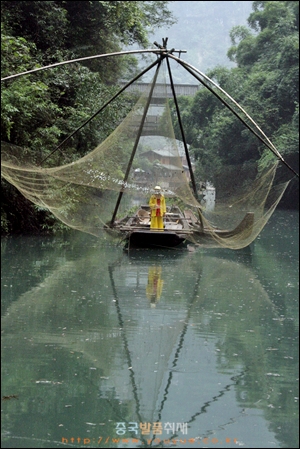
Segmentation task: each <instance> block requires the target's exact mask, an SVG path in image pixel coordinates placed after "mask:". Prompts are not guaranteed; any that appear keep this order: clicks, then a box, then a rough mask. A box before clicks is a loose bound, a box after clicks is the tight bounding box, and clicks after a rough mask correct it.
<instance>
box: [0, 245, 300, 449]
mask: <svg viewBox="0 0 300 449" xmlns="http://www.w3.org/2000/svg"><path fill="white" fill-rule="evenodd" d="M82 248H83V247H82V245H78V254H77V256H78V257H76V252H75V253H74V252H73V250H74V248H73V249H72V250H71V251H70V252H68V250H65V252H64V257H63V258H61V259H60V263H58V261H59V258H57V259H56V263H57V269H56V270H53V269H52V267H53V266H54V265H55V264H54V263H53V264H52V266H51V270H50V274H49V272H47V270H46V269H45V271H44V276H43V277H42V276H41V279H40V283H39V284H37V285H36V286H35V287H34V288H32V289H31V290H29V291H27V292H24V293H22V294H21V295H20V297H19V298H18V300H17V301H14V302H12V303H11V304H10V306H9V307H8V308H7V312H8V313H7V314H5V315H4V317H3V318H2V329H3V339H2V354H3V360H4V363H3V372H4V377H3V385H4V390H5V391H4V390H3V394H18V395H19V400H18V401H15V402H12V401H9V402H7V403H5V411H6V412H7V413H6V415H5V418H4V424H3V425H4V428H5V430H10V431H11V432H12V435H14V434H17V435H20V436H22V435H24V436H26V435H27V430H28V428H30V430H32V432H33V431H34V433H35V435H37V436H40V437H41V438H42V437H43V436H44V424H43V421H44V420H45V419H46V418H47V416H48V417H49V415H51V419H49V422H50V423H51V425H52V428H51V429H49V433H50V434H52V435H55V438H56V439H57V438H58V439H59V438H60V437H61V436H63V435H64V432H65V428H66V427H67V428H68V433H69V435H70V434H72V433H77V434H78V432H79V431H80V429H82V434H83V432H85V431H86V429H88V430H91V429H92V430H93V431H94V432H98V433H99V432H100V433H105V434H107V435H108V434H114V433H115V429H114V428H113V425H114V423H115V422H116V421H126V422H130V421H135V420H137V419H138V420H139V421H145V420H146V419H145V415H144V412H145V411H146V412H147V413H148V412H149V413H150V410H149V407H150V406H151V407H152V413H153V419H154V420H155V419H157V420H160V419H162V413H163V412H164V410H165V406H166V404H167V402H168V398H169V395H170V394H171V393H172V391H174V385H173V381H174V371H175V370H176V369H177V368H178V366H179V364H180V361H181V359H182V357H183V355H184V351H183V349H184V348H185V347H186V345H187V344H188V341H189V340H187V339H186V336H187V334H189V335H193V338H195V339H197V341H199V344H200V345H201V344H202V342H203V339H204V338H205V335H213V336H214V342H216V343H215V348H216V352H217V364H218V365H217V366H218V371H219V372H220V373H222V374H228V373H232V372H235V373H236V374H235V375H234V376H232V377H231V381H230V382H228V384H227V385H225V386H222V387H217V388H216V390H215V391H214V392H213V393H212V395H211V399H210V400H207V401H206V402H205V403H199V404H194V405H193V406H191V413H190V416H185V421H186V422H188V423H190V424H193V423H199V419H201V417H202V416H203V415H204V414H205V413H209V412H210V410H211V405H212V404H213V403H216V402H218V401H219V400H220V399H221V398H222V396H224V395H226V394H227V393H228V392H229V391H230V390H232V389H235V391H236V398H237V402H238V404H239V406H240V407H241V408H245V410H246V413H247V408H249V409H250V408H257V409H261V410H263V412H264V415H265V417H266V419H267V420H268V422H269V423H270V427H271V430H272V431H273V432H274V433H275V434H276V436H277V438H278V440H279V441H283V442H285V441H291V439H292V438H291V435H295V429H297V425H296V423H295V421H294V416H297V412H296V409H295V406H296V403H295V402H294V401H293V397H294V396H296V395H295V394H294V393H293V394H290V393H289V391H288V385H289V379H290V378H291V377H292V375H293V374H291V373H294V375H295V377H296V375H297V372H296V370H297V367H296V366H295V363H294V360H296V359H297V354H296V352H295V350H296V347H295V346H291V345H290V343H291V340H290V339H289V340H288V338H289V336H290V338H292V337H293V335H295V333H294V329H293V330H291V328H290V324H291V323H290V322H289V321H287V320H283V318H282V317H281V316H280V313H278V309H277V308H276V307H274V305H273V303H272V302H271V301H270V298H269V296H268V294H267V293H266V290H265V289H264V288H263V286H262V285H261V283H260V281H259V278H258V275H257V274H255V273H254V272H253V271H252V270H251V269H249V268H247V267H246V266H243V265H242V264H239V263H237V262H232V261H231V260H228V259H226V258H223V259H221V258H218V257H210V256H203V255H201V254H197V253H193V254H192V256H191V257H190V254H189V253H185V254H181V255H179V257H176V256H175V255H168V256H167V257H166V258H161V259H160V262H161V263H160V265H161V266H162V274H161V276H162V278H163V280H164V288H163V291H162V295H161V299H160V302H159V303H158V305H157V307H156V309H151V307H150V304H149V301H148V299H147V297H146V288H147V280H148V273H149V266H154V265H155V264H156V263H157V258H156V259H155V258H151V256H150V255H146V256H144V257H142V258H139V256H136V257H133V258H127V255H126V254H125V255H124V254H120V250H119V249H115V248H109V247H107V246H104V247H103V248H100V251H99V247H97V245H91V246H90V247H89V248H87V249H86V250H84V253H83V254H82V251H83V250H82ZM49 253H50V254H51V248H49ZM46 254H47V252H46ZM79 254H80V257H79ZM99 254H101V257H99ZM71 255H72V257H71ZM74 255H75V257H74ZM69 256H70V257H69ZM28 257H29V258H30V256H28ZM31 257H32V261H33V260H35V255H34V254H32V256H31ZM117 257H119V263H118V264H116V263H115V259H116V258H117ZM45 259H47V257H46V256H45V258H44V259H43V260H45ZM103 261H105V262H103ZM187 262H188V265H189V270H186V268H185V267H184V266H186V265H187ZM12 263H14V261H12ZM108 266H110V267H113V272H112V271H111V270H110V271H109V270H108V269H107V267H108ZM245 292H247V297H244V295H245ZM137 305H138V307H137ZM139 309H140V310H139ZM151 312H153V313H154V312H155V314H157V317H158V318H159V317H161V316H162V315H163V314H165V317H166V323H162V325H160V322H159V321H157V323H155V321H153V320H154V318H153V315H151ZM151 317H152V318H151ZM142 318H144V321H141V319H142ZM148 320H149V323H150V324H149V328H150V326H152V329H151V332H149V333H146V332H145V330H146V327H145V323H146V324H147V323H148ZM151 320H152V321H151ZM147 326H148V324H147ZM158 331H161V335H162V338H163V342H164V345H165V346H164V348H163V353H164V354H166V355H167V357H166V358H167V360H166V363H165V364H163V363H161V362H160V368H161V374H160V375H159V376H157V375H156V376H157V377H154V374H151V373H150V370H149V367H150V369H151V363H152V365H153V363H154V362H155V361H156V358H155V357H156V355H155V354H156V353H155V350H154V349H155V348H156V343H157V341H158V339H159V338H160V337H159V336H158ZM108 334H110V336H108ZM113 334H114V335H113ZM145 335H147V336H148V337H149V339H150V341H147V342H146V343H145V342H143V337H144V336H145ZM154 335H156V338H157V340H155V338H154ZM151 339H152V340H151ZM136 342H137V343H139V344H140V347H138V346H137V343H136ZM12 348H13V349H12ZM33 348H34V356H33V352H32V349H33ZM147 348H148V349H149V351H150V353H149V354H148V355H147V358H148V360H143V359H142V358H141V357H140V355H141V354H143V351H144V349H147ZM12 350H13V353H12V352H11V351H12ZM151 351H152V352H151ZM27 354H28V360H29V362H28V360H27ZM151 354H152V355H151ZM138 357H140V359H139V360H140V362H139V361H138ZM151 357H152V358H151ZM293 357H294V358H293ZM147 363H148V364H149V365H147ZM130 367H132V369H129V368H130ZM146 371H147V372H148V373H150V374H148V375H147V374H146ZM152 373H153V368H152ZM277 375H279V376H280V377H279V376H277ZM279 379H281V380H282V381H281V382H280V381H279ZM158 380H159V382H158ZM37 381H49V383H42V382H40V383H36V382H37ZM154 381H155V382H157V383H156V391H155V393H153V392H152V396H154V395H155V401H153V404H152V402H151V404H146V405H147V406H145V402H147V401H146V398H147V394H146V393H145V391H144V390H145V389H146V388H147V383H148V388H149V385H150V386H151V385H152V384H151V382H153V384H154V383H155V382H154ZM16 386H19V387H18V388H19V390H18V391H16ZM151 388H152V387H151ZM66 406H67V407H66ZM69 406H70V407H69ZM18 407H19V409H18ZM192 409H193V410H192ZM18 410H20V412H19V413H18ZM18 416H19V417H20V416H22V423H21V425H20V423H19V422H18ZM91 416H97V417H99V418H97V419H98V421H97V423H94V424H96V426H92V427H89V428H88V427H87V425H85V424H84V423H85V422H89V421H90V417H91ZM283 416H286V421H285V422H284V421H282V420H283ZM47 419H48V418H47ZM149 419H150V418H149ZM100 422H102V423H105V426H100V425H99V423H100ZM109 423H110V424H109ZM290 423H293V424H294V429H290V427H289V426H291V424H290ZM59 424H63V426H64V427H61V428H58V427H57V426H58V425H59ZM280 426H281V429H282V430H280V429H279V427H280ZM16 429H18V430H16ZM47 431H48V429H47ZM205 432H206V429H203V436H204V434H205ZM207 432H208V430H207ZM287 432H291V433H290V435H289V437H286V433H287ZM295 441H296V436H295ZM108 445H109V444H108Z"/></svg>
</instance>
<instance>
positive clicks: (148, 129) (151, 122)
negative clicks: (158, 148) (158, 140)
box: [120, 82, 199, 135]
mask: <svg viewBox="0 0 300 449" xmlns="http://www.w3.org/2000/svg"><path fill="white" fill-rule="evenodd" d="M120 85H121V86H122V87H124V86H125V85H126V83H125V82H123V83H120ZM149 87H150V86H149V83H133V84H131V85H130V86H129V87H128V88H127V89H126V91H127V92H134V93H137V94H138V95H142V94H143V93H147V92H149ZM174 88H175V93H176V96H189V97H194V96H195V95H196V93H197V92H198V90H199V85H197V84H174ZM166 93H167V97H168V98H173V93H172V89H171V85H170V84H167V92H165V85H164V84H162V83H156V84H155V89H154V95H153V96H152V98H151V103H150V107H149V110H148V114H147V117H146V120H145V123H144V134H148V135H155V134H157V126H158V123H159V118H160V116H161V115H162V113H163V106H164V104H165V95H166Z"/></svg>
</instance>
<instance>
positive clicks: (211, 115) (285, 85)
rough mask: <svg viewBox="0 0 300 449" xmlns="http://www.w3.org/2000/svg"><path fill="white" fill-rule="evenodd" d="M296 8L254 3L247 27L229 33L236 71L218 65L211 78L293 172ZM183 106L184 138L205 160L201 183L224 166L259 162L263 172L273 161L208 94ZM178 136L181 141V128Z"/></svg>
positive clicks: (296, 101)
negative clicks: (268, 140)
mask: <svg viewBox="0 0 300 449" xmlns="http://www.w3.org/2000/svg"><path fill="white" fill-rule="evenodd" d="M298 8H299V4H298V2H295V1H283V2H277V1H276V2H274V1H256V2H253V12H252V13H251V14H250V16H249V19H248V23H249V27H244V26H236V27H234V28H233V29H232V31H231V33H230V37H231V41H232V46H231V48H230V49H229V51H228V57H229V58H230V59H231V60H232V61H234V62H235V63H236V67H235V68H232V69H228V68H224V67H219V66H218V67H216V68H215V69H213V70H211V71H210V72H209V73H208V76H209V77H210V78H211V79H213V80H214V81H215V82H216V83H217V84H219V85H220V86H222V88H223V89H224V90H225V91H227V92H229V93H230V95H231V96H232V97H233V98H234V99H235V100H236V101H238V102H239V103H240V104H241V105H243V107H244V108H245V109H246V110H247V111H248V113H249V114H250V115H251V116H252V117H253V118H254V119H255V120H256V122H257V123H258V124H259V126H260V127H261V128H262V129H263V130H264V132H265V133H266V134H267V135H268V136H269V137H270V138H271V140H272V142H273V143H274V144H275V145H276V147H277V148H278V150H279V151H280V153H281V154H282V155H283V157H284V158H285V159H286V160H287V162H288V163H289V164H290V165H291V166H292V167H294V169H297V166H298V148H299V136H298V133H299V117H298V116H299V15H298V14H299V13H298ZM179 103H180V110H181V111H182V121H183V127H184V129H185V132H186V138H187V140H188V142H189V143H190V144H191V145H192V147H193V151H194V156H195V158H196V159H197V160H198V161H201V169H200V164H198V173H197V175H198V176H199V177H200V178H202V179H205V176H206V175H205V174H206V173H211V172H212V170H211V168H212V167H222V165H223V164H224V163H226V164H227V163H228V164H233V165H234V164H239V163H240V162H241V161H242V160H245V159H246V160H252V159H257V158H260V166H261V167H263V166H266V165H267V164H268V162H269V160H270V159H272V158H273V154H272V152H270V151H269V150H265V149H264V145H263V144H260V142H259V141H258V139H257V138H255V137H251V135H250V133H249V132H247V130H246V131H245V127H244V125H243V124H242V123H240V122H238V121H237V119H236V118H235V117H234V116H233V114H232V113H231V112H230V111H229V110H227V109H226V108H224V106H223V104H222V103H221V102H220V101H219V100H218V99H216V98H215V97H214V96H213V95H212V94H211V92H209V91H208V90H207V89H205V88H203V89H200V91H199V92H198V93H197V95H196V96H195V98H180V99H179ZM174 115H175V111H174ZM176 134H177V138H180V132H179V129H177V130H176ZM214 171H215V170H214ZM297 185H298V181H297Z"/></svg>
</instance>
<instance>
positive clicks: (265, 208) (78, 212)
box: [1, 65, 288, 249]
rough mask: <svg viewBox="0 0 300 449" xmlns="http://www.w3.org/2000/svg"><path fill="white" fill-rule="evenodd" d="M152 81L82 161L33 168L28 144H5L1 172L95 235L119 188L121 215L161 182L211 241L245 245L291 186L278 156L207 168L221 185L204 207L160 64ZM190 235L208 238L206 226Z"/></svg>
mask: <svg viewBox="0 0 300 449" xmlns="http://www.w3.org/2000/svg"><path fill="white" fill-rule="evenodd" d="M133 87H134V85H133ZM152 87H153V86H152V85H151V84H150V85H149V90H148V92H145V93H144V94H143V95H142V96H141V97H140V99H139V100H138V102H137V103H136V105H135V106H134V107H133V109H132V111H131V112H130V113H129V114H128V116H127V117H126V118H125V119H124V120H123V121H122V123H120V125H119V126H118V127H117V128H116V130H115V131H114V132H113V133H112V134H111V135H110V136H109V137H108V138H107V139H106V140H104V141H103V142H102V143H100V144H99V145H98V146H97V147H96V148H95V149H94V150H92V151H91V152H90V153H89V154H87V155H86V156H84V157H83V158H81V159H79V160H78V161H77V162H73V163H70V164H67V165H63V166H60V167H54V168H41V167H36V166H34V165H33V164H30V162H29V161H28V160H26V159H25V158H26V154H25V153H24V151H23V149H21V148H18V147H15V146H12V145H9V144H6V143H3V144H2V151H1V153H2V158H1V159H2V168H1V174H2V176H3V177H4V178H5V179H6V180H7V181H8V182H10V183H11V184H13V185H14V186H15V187H16V188H17V189H18V190H19V191H20V192H21V193H22V194H23V195H24V196H25V197H26V198H28V199H29V200H30V201H32V202H33V203H35V204H37V205H39V206H41V207H44V208H47V209H49V210H50V211H51V212H52V213H53V214H54V215H55V216H56V217H57V218H58V219H60V220H61V221H63V222H64V223H65V224H67V225H68V226H70V227H72V228H75V229H78V230H80V231H83V232H87V233H90V234H92V235H95V236H100V235H102V230H103V225H104V224H105V223H107V222H109V221H110V220H111V218H112V216H113V214H114V211H115V205H116V201H117V199H118V195H119V192H120V190H122V192H123V196H122V201H121V203H120V207H119V208H118V211H117V216H116V219H119V218H121V217H122V216H123V215H124V214H125V211H126V210H129V209H131V208H132V207H133V206H134V205H137V204H148V201H149V197H150V195H151V193H152V190H153V188H154V186H155V185H160V186H161V187H162V189H163V192H164V195H165V197H166V202H167V205H168V203H169V204H170V203H172V202H173V201H174V200H176V201H178V200H179V201H180V204H181V205H185V206H183V208H184V207H187V208H188V209H191V210H193V211H194V214H195V216H196V217H199V214H201V218H202V222H203V224H204V227H205V229H206V234H209V235H210V236H211V242H210V245H213V246H223V247H228V248H232V249H238V248H242V247H244V246H247V245H248V244H249V243H251V242H252V241H253V240H254V239H255V238H256V236H257V235H258V234H259V233H260V231H261V230H262V228H263V227H264V225H265V224H266V222H267V221H268V219H269V218H270V216H271V214H272V213H273V211H274V209H275V207H276V206H277V204H278V202H279V200H280V198H281V197H282V195H283V193H284V191H285V188H286V187H287V184H288V183H287V182H285V183H282V184H278V182H277V183H276V185H275V182H274V180H275V173H276V167H277V162H275V163H274V165H273V166H272V167H270V166H269V168H268V170H267V171H266V172H265V173H259V174H258V171H257V161H251V162H249V161H245V162H244V163H242V164H240V165H235V166H223V167H222V168H221V170H220V169H218V171H216V172H214V173H207V179H209V180H213V182H214V184H215V187H216V204H215V207H214V210H210V211H207V212H206V211H205V208H204V209H203V210H202V207H201V205H200V203H199V202H198V201H197V200H196V199H195V196H194V194H193V192H192V190H191V188H190V177H189V171H188V165H187V161H186V157H185V152H184V149H183V146H180V142H178V141H177V140H176V139H175V137H174V131H173V127H172V121H171V114H170V110H169V106H168V98H167V86H166V80H165V77H164V66H163V65H162V67H161V68H160V70H159V73H158V78H157V83H156V84H155V85H154V89H153V92H152V95H151V96H149V93H150V92H151V88H152ZM149 98H151V101H150V102H149ZM160 111H161V112H160ZM132 156H134V157H133V160H132V165H131V166H130V171H129V173H127V172H128V167H129V165H128V164H129V161H130V160H131V159H132ZM247 212H252V213H253V214H254V222H252V221H251V220H249V221H248V222H246V223H245V227H244V229H243V228H241V229H239V232H238V233H236V234H232V235H231V234H230V233H227V234H224V235H222V234H221V233H220V232H219V230H222V229H229V230H231V229H234V228H236V226H237V225H238V224H239V223H240V222H241V220H242V219H243V217H244V216H245V214H246V213H247ZM187 238H188V239H189V240H191V241H192V242H194V243H200V244H203V243H204V240H203V235H202V234H201V233H194V234H190V235H188V236H187Z"/></svg>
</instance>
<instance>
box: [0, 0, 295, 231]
mask: <svg viewBox="0 0 300 449" xmlns="http://www.w3.org/2000/svg"><path fill="white" fill-rule="evenodd" d="M168 3H169V2H161V1H159V2H119V1H117V2H109V1H107V2H106V1H104V2H103V1H101V2H98V1H91V2H83V1H79V2H73V1H66V2H60V1H43V2H42V1H22V2H20V1H3V2H1V33H2V39H1V45H2V65H1V70H2V77H6V76H8V75H11V74H14V73H19V72H23V71H26V70H31V69H33V68H37V67H42V66H45V65H49V64H53V63H55V62H60V61H65V60H69V59H74V58H80V57H85V56H89V55H96V54H103V53H111V52H116V51H119V50H121V49H123V48H125V47H127V48H128V46H131V45H137V46H140V47H145V46H146V47H147V46H148V45H149V42H148V38H149V36H153V34H152V33H153V31H154V30H156V31H157V29H158V28H157V27H158V26H160V27H161V28H160V29H161V33H162V37H166V36H167V35H168V32H166V30H168V27H169V26H170V25H171V24H172V23H173V22H174V20H173V18H172V14H171V13H170V11H169V10H168ZM175 3H177V2H175ZM178 3H181V2H178ZM186 3H193V4H199V5H197V6H199V7H200V4H203V5H201V7H202V8H204V6H205V8H208V5H207V4H208V3H210V4H215V3H220V4H221V3H222V2H186ZM224 3H237V4H240V3H249V2H224ZM204 4H205V5H204ZM214 8H215V5H214ZM298 8H299V4H298V2H296V1H276V2H275V1H256V2H253V11H252V12H251V13H250V15H249V17H248V22H247V23H248V24H247V25H238V26H234V27H233V28H232V29H231V31H230V34H229V39H230V42H231V45H230V47H229V48H228V57H229V59H230V60H231V61H232V64H233V66H234V67H232V68H230V67H224V66H220V64H219V62H218V64H217V66H216V67H215V68H214V67H213V68H212V69H211V70H210V71H209V72H208V75H209V76H210V77H211V78H213V79H214V80H215V81H216V82H217V83H218V84H219V85H220V86H222V88H223V89H225V90H226V91H227V92H228V93H229V94H230V95H231V96H232V97H233V98H235V99H236V100H237V101H238V102H240V103H241V104H242V105H243V107H244V108H245V109H246V110H247V111H248V112H249V114H250V115H251V116H253V117H254V119H255V120H256V121H257V122H258V123H259V125H260V126H261V128H262V129H263V130H264V131H265V132H266V134H267V135H268V136H269V137H270V138H271V140H272V141H274V143H275V145H276V146H277V148H278V149H279V151H280V152H281V153H282V154H283V156H284V157H285V158H286V159H287V160H288V162H289V163H290V165H292V166H293V167H294V168H295V169H297V165H298V147H299V137H298V132H299V128H298V127H299V125H298V122H299V117H298V114H299V9H298ZM205 11H206V12H207V14H208V11H209V10H208V9H205ZM209 14H210V15H213V13H212V12H211V11H210V12H209ZM209 14H208V15H209ZM210 20H211V19H210ZM220 21H221V22H222V15H221V16H220V11H219V10H218V14H217V13H216V28H217V27H218V26H220V23H221V22H220ZM207 23H208V22H205V26H207ZM200 26H201V23H200V24H199V27H200ZM203 26H204V25H203ZM204 28H205V27H204ZM188 31H189V37H190V38H191V41H190V42H189V45H190V46H193V40H192V36H193V38H194V39H196V37H197V34H196V33H193V30H192V29H190V28H189V30H188ZM208 32H209V33H210V35H211V36H214V35H216V36H217V34H216V33H214V30H212V29H210V28H208V29H207V33H208ZM156 40H158V41H159V37H157V38H156ZM183 40H184V39H183ZM150 42H152V39H150ZM210 42H211V39H208V41H207V42H205V44H202V43H201V46H203V47H205V49H206V51H207V52H208V53H209V51H208V48H209V45H210ZM199 45H200V43H199V42H196V45H195V46H194V47H193V51H198V50H196V49H198V48H199ZM172 46H173V45H172ZM212 48H213V46H212ZM137 70H138V64H137V61H136V60H135V58H134V57H133V56H130V57H129V56H128V57H122V58H120V59H118V58H114V59H113V58H107V59H105V62H104V60H101V62H100V61H99V60H96V59H95V60H92V61H90V62H86V63H76V64H71V65H66V66H62V67H58V68H56V69H53V70H47V71H41V72H37V73H36V74H34V75H30V76H24V77H20V78H16V79H14V80H9V81H5V82H3V83H2V86H1V87H2V89H1V101H2V108H1V132H2V140H4V141H6V142H9V143H12V144H14V145H18V146H20V147H22V148H24V151H25V152H27V154H28V157H29V158H30V161H31V162H32V163H35V164H37V165H38V164H39V163H40V162H41V161H43V160H44V159H45V158H46V157H49V159H48V161H47V163H49V166H51V165H52V166H53V165H60V164H62V163H66V162H71V161H73V160H75V159H78V158H79V157H81V156H83V155H84V154H86V152H87V151H88V149H90V148H93V147H94V146H96V145H97V144H98V143H99V142H100V141H101V140H103V139H104V138H105V137H106V136H107V135H108V134H109V133H110V132H111V130H112V129H113V128H114V127H115V125H116V124H118V123H119V121H120V117H123V116H124V113H125V112H126V111H127V110H128V109H129V108H130V106H131V104H130V101H129V100H128V101H122V102H121V101H117V102H116V103H115V106H114V107H113V108H111V109H110V111H109V112H107V113H106V115H105V116H104V117H103V116H102V117H101V126H99V121H97V120H95V121H92V122H90V123H89V125H88V126H87V127H85V128H84V129H83V130H82V132H81V133H79V134H78V135H76V136H75V137H74V138H73V140H72V147H71V148H69V149H68V151H67V152H65V151H63V150H62V151H57V152H55V153H54V154H53V155H52V156H51V153H52V151H53V148H55V147H56V146H57V145H58V144H59V143H60V142H62V141H63V140H64V138H65V137H66V136H68V135H69V134H70V133H71V132H73V131H74V129H76V128H77V127H78V126H80V125H81V124H82V123H83V122H84V121H85V120H87V119H88V118H89V117H90V116H91V115H92V114H93V113H94V112H95V111H96V110H97V109H98V108H99V107H100V106H101V105H102V103H103V101H104V99H105V98H107V97H109V96H110V95H112V94H113V93H114V92H116V89H117V86H116V84H117V82H118V80H120V79H124V78H128V77H129V76H131V77H132V76H133V75H134V74H135V73H137ZM179 100H180V108H181V111H182V119H183V123H184V127H185V132H186V136H187V140H188V143H189V144H191V146H192V148H193V152H194V157H195V160H196V164H197V161H201V162H202V165H203V167H204V171H205V172H209V168H210V167H211V166H214V167H216V166H218V164H219V165H221V162H222V160H226V161H227V162H228V163H232V164H235V163H238V162H239V154H240V152H241V151H242V152H243V153H244V154H246V155H247V157H248V159H249V160H251V159H252V157H253V155H254V154H255V155H257V153H259V154H260V155H261V161H260V164H261V167H264V166H266V165H267V164H268V161H269V160H270V158H272V157H273V156H272V154H270V152H268V151H265V150H264V149H263V147H262V145H261V144H259V142H257V140H255V138H254V137H251V135H250V133H247V132H245V130H244V129H243V127H242V126H241V124H237V122H236V120H234V118H233V117H232V116H231V115H230V112H229V111H227V110H225V109H224V107H223V106H222V104H220V103H218V102H217V101H215V100H214V99H212V97H211V95H210V93H209V92H208V91H206V90H204V89H203V90H202V89H200V91H199V92H198V94H197V95H196V97H195V98H194V99H187V98H182V99H179ZM175 130H176V133H177V136H178V138H180V135H179V131H178V125H177V124H176V123H175ZM204 175H205V173H204V172H203V169H201V170H200V169H199V166H198V168H196V177H197V179H203V176H204ZM297 192H298V180H297V181H296V182H294V183H292V184H291V187H290V189H289V191H288V192H287V193H288V195H289V197H288V198H290V200H289V201H290V203H291V204H290V205H291V206H295V204H296V202H297ZM286 201H287V200H286ZM1 207H2V208H1V225H2V232H5V233H7V232H41V231H42V230H43V229H46V230H50V231H51V232H52V231H53V230H55V229H59V227H60V225H59V224H58V223H57V221H56V220H54V218H53V217H52V216H51V215H49V214H48V213H47V211H45V210H41V209H40V208H38V207H35V206H33V205H32V204H31V203H29V202H28V201H27V200H26V199H25V198H24V197H22V195H20V194H19V193H18V191H16V189H15V188H14V187H12V186H11V185H10V184H8V183H7V182H5V181H2V206H1Z"/></svg>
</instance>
